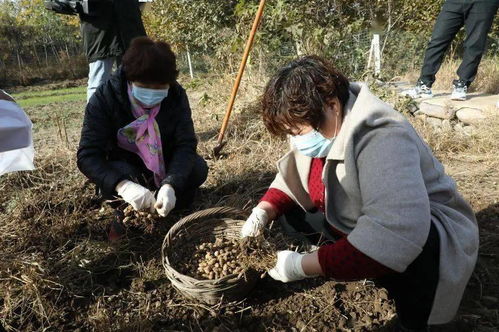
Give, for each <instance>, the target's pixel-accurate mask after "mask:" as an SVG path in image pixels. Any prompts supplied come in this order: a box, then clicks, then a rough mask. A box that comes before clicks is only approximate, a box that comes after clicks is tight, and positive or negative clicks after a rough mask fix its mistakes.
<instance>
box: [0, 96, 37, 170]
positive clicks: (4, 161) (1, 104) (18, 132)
mask: <svg viewBox="0 0 499 332" xmlns="http://www.w3.org/2000/svg"><path fill="white" fill-rule="evenodd" d="M32 127H33V125H32V123H31V121H30V119H29V118H28V116H27V115H26V113H24V111H23V110H22V109H21V108H20V107H19V105H17V104H16V103H14V102H12V101H7V100H0V175H2V174H5V173H8V172H15V171H22V170H33V169H34V168H35V167H34V165H33V158H34V154H35V149H34V148H33V137H32Z"/></svg>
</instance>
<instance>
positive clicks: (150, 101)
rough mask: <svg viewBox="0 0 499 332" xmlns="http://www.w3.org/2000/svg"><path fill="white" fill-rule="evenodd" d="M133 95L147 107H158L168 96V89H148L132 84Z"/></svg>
mask: <svg viewBox="0 0 499 332" xmlns="http://www.w3.org/2000/svg"><path fill="white" fill-rule="evenodd" d="M132 95H133V97H134V98H135V99H137V100H138V101H140V103H141V104H142V105H143V106H145V107H153V106H155V105H158V104H159V103H161V102H162V101H163V99H165V98H166V97H167V96H168V89H148V88H141V87H139V86H136V85H135V84H132Z"/></svg>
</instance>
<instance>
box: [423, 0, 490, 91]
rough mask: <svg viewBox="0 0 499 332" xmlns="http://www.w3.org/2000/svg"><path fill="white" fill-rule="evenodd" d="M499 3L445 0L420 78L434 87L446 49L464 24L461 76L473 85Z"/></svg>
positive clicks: (466, 82)
mask: <svg viewBox="0 0 499 332" xmlns="http://www.w3.org/2000/svg"><path fill="white" fill-rule="evenodd" d="M498 5H499V1H498V0H447V1H445V3H444V5H443V7H442V10H441V12H440V14H439V15H438V18H437V21H436V23H435V26H434V27H433V33H432V35H431V40H430V42H429V44H428V47H427V48H426V53H425V56H424V63H423V67H422V69H421V76H420V78H419V80H420V81H421V82H422V83H424V84H425V85H426V86H428V87H431V86H432V84H433V82H435V75H436V73H437V72H438V70H439V69H440V65H441V64H442V60H443V57H444V54H445V51H446V50H447V49H448V48H449V45H450V44H451V42H452V40H453V39H454V37H455V35H456V34H457V32H458V31H459V30H460V29H461V28H462V27H463V26H464V29H465V31H466V38H465V40H464V45H463V46H464V54H463V61H462V62H461V65H460V66H459V69H458V70H457V75H458V76H459V79H460V80H461V81H463V82H464V83H465V84H466V85H467V86H469V85H470V84H471V82H473V80H474V79H475V76H476V73H477V70H478V65H479V64H480V60H481V59H482V55H483V53H484V51H485V47H486V45H487V33H488V32H489V31H490V28H491V26H492V22H493V20H494V16H495V14H496V12H497V7H498Z"/></svg>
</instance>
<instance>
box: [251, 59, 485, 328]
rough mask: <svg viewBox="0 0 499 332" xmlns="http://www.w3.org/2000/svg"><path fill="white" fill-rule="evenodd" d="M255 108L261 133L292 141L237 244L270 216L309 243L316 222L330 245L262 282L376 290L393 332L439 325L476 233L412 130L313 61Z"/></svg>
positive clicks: (287, 75) (287, 254) (455, 300)
mask: <svg viewBox="0 0 499 332" xmlns="http://www.w3.org/2000/svg"><path fill="white" fill-rule="evenodd" d="M262 108H263V111H262V112H263V121H264V123H265V126H266V127H267V129H268V130H269V131H270V132H271V133H272V134H275V135H290V140H291V145H292V147H291V150H290V151H289V152H288V153H287V154H286V155H284V157H282V158H281V159H280V160H279V161H278V174H277V176H276V178H275V180H274V181H273V182H272V184H271V185H270V188H269V189H268V191H267V192H266V194H265V195H264V196H263V198H262V200H261V201H260V203H259V204H258V205H257V206H256V207H255V208H254V209H253V212H252V214H251V215H250V217H249V218H248V219H247V221H246V222H245V224H244V226H243V228H242V231H241V235H242V236H243V237H244V236H254V235H257V234H258V233H259V232H260V231H261V229H262V228H263V227H264V226H265V225H266V224H267V223H268V222H269V221H270V220H274V219H277V218H278V217H280V216H281V218H280V221H281V222H283V223H285V224H286V225H287V227H288V228H289V227H292V228H294V230H296V231H301V232H303V233H307V232H313V230H312V226H310V224H309V221H311V220H313V219H314V218H317V216H319V218H320V221H321V222H322V223H323V225H325V226H326V231H325V232H326V233H330V238H331V239H334V240H335V242H334V243H333V244H327V245H322V246H320V247H319V249H318V250H317V251H315V252H312V253H308V254H301V253H297V252H293V251H281V252H279V253H278V255H277V263H276V266H275V267H274V268H273V269H271V270H270V271H269V274H270V276H271V277H272V278H274V279H276V280H280V281H282V282H290V281H295V280H300V279H304V278H309V277H316V276H325V277H330V278H334V279H337V280H342V281H353V280H361V279H365V278H374V279H377V281H378V283H377V284H379V285H381V286H383V287H385V288H386V289H387V290H388V292H389V294H390V296H391V297H392V298H393V299H394V301H395V305H396V311H397V314H398V320H399V325H398V329H399V330H402V331H426V329H427V324H443V323H447V322H449V321H450V320H451V319H452V318H453V316H454V315H455V313H456V311H457V309H458V306H459V302H460V300H461V298H462V296H463V292H464V289H465V286H466V284H467V282H468V280H469V278H470V276H471V273H472V271H473V268H474V266H475V262H476V259H477V251H478V227H477V223H476V219H475V216H474V214H473V211H472V209H471V207H470V205H469V204H468V203H467V202H465V200H464V199H463V198H462V197H461V195H460V194H459V193H458V191H457V189H456V184H455V182H454V181H453V180H452V179H451V178H450V177H449V176H448V175H446V174H445V172H444V168H443V166H442V165H441V164H440V162H439V161H438V160H437V159H436V158H435V157H434V156H433V154H432V152H431V150H430V149H429V147H428V146H427V145H426V144H425V143H424V142H423V140H422V139H421V138H420V137H419V136H418V134H417V133H416V131H415V129H414V128H413V127H412V126H411V124H410V123H409V122H408V121H407V120H406V119H405V118H404V117H403V116H402V115H401V114H400V113H398V112H397V111H395V110H394V109H393V108H392V107H391V106H389V105H388V104H386V103H384V102H383V101H381V100H380V99H379V98H378V97H376V96H375V95H374V94H373V93H371V92H370V91H369V88H368V87H367V86H366V85H364V84H360V83H359V84H358V83H351V82H349V81H348V80H347V78H346V77H345V76H344V75H343V74H342V73H340V72H339V71H338V70H336V69H335V68H334V67H333V66H332V65H331V64H329V63H328V62H327V61H326V60H324V59H321V58H319V57H316V56H308V57H304V58H301V59H298V60H295V61H293V62H291V63H290V64H288V65H287V66H285V67H284V68H282V69H281V70H279V72H278V73H277V74H276V75H275V76H274V77H272V78H271V80H270V82H269V83H268V84H267V86H266V88H265V92H264V94H263V99H262ZM314 211H318V213H316V214H314V215H312V213H313V212H314Z"/></svg>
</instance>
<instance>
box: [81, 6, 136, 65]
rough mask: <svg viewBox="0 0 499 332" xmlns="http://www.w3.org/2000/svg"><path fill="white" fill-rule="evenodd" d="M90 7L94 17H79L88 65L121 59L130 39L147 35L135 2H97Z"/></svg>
mask: <svg viewBox="0 0 499 332" xmlns="http://www.w3.org/2000/svg"><path fill="white" fill-rule="evenodd" d="M92 4H95V5H94V6H95V7H93V12H94V13H96V15H95V16H93V15H92V16H89V15H85V14H83V13H80V14H79V15H80V22H81V26H80V30H81V35H82V38H83V48H84V51H85V55H86V56H87V59H88V61H89V62H94V61H96V60H101V59H105V58H109V57H119V56H122V55H123V53H125V50H126V49H127V48H128V46H129V45H130V42H131V41H132V39H133V38H135V37H139V36H145V35H146V31H145V29H144V24H143V23H142V17H141V13H140V9H139V2H138V0H100V1H98V2H92Z"/></svg>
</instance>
